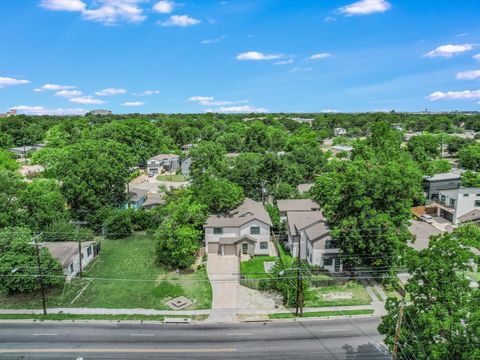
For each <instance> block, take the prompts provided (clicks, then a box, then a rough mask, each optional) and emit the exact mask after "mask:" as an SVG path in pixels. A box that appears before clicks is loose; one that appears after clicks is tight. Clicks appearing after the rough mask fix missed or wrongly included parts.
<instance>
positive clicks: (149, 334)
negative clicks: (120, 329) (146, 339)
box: [130, 334, 155, 336]
mask: <svg viewBox="0 0 480 360" xmlns="http://www.w3.org/2000/svg"><path fill="white" fill-rule="evenodd" d="M130 336H155V334H130Z"/></svg>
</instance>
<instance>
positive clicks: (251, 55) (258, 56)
mask: <svg viewBox="0 0 480 360" xmlns="http://www.w3.org/2000/svg"><path fill="white" fill-rule="evenodd" d="M281 57H283V55H282V54H262V53H260V52H257V51H247V52H244V53H241V54H238V55H237V59H238V60H242V61H245V60H255V61H258V60H275V59H280V58H281Z"/></svg>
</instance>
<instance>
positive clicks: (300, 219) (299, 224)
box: [287, 211, 325, 235]
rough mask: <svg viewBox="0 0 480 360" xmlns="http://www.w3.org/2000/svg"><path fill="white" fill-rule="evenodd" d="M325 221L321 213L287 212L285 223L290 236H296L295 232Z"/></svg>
mask: <svg viewBox="0 0 480 360" xmlns="http://www.w3.org/2000/svg"><path fill="white" fill-rule="evenodd" d="M320 221H325V217H324V216H323V214H322V212H321V211H288V212H287V223H288V228H289V230H290V234H292V235H296V234H297V230H298V231H300V230H302V229H304V228H306V227H308V226H310V225H313V224H315V223H318V222H320Z"/></svg>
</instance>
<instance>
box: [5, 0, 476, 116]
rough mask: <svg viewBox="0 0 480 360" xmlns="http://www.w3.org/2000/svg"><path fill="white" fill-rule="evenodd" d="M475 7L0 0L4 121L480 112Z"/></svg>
mask: <svg viewBox="0 0 480 360" xmlns="http://www.w3.org/2000/svg"><path fill="white" fill-rule="evenodd" d="M479 15H480V1H472V0H421V1H418V0H388V1H387V0H360V1H354V0H312V1H308V0H298V1H294V0H283V1H282V0H249V1H240V0H227V1H220V0H215V1H213V0H211V1H210V0H196V1H190V0H178V1H158V0H21V1H18V0H2V1H1V2H0V23H1V24H2V30H1V31H2V33H1V36H0V48H1V49H2V51H1V57H0V111H2V112H3V111H6V110H8V109H10V108H17V109H18V111H19V112H21V113H33V114H41V113H52V114H60V113H66V114H71V113H82V112H84V111H86V110H89V109H95V108H107V109H111V110H113V111H114V112H116V113H128V112H142V113H149V112H204V111H208V110H213V111H218V112H237V111H247V112H248V111H259V112H262V111H270V112H280V111H285V112H297V111H298V112H321V111H377V110H380V111H383V110H388V111H389V110H392V109H394V110H397V111H419V110H423V109H425V108H427V109H429V110H480V103H479V102H480V21H479Z"/></svg>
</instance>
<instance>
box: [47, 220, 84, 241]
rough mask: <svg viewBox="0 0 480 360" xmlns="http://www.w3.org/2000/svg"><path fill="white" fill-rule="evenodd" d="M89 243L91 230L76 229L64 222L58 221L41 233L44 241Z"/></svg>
mask: <svg viewBox="0 0 480 360" xmlns="http://www.w3.org/2000/svg"><path fill="white" fill-rule="evenodd" d="M79 239H80V240H81V241H90V240H93V232H92V230H90V229H88V228H85V227H77V226H75V225H73V224H70V223H69V222H67V221H65V220H58V221H55V222H54V223H52V224H50V225H48V226H47V227H46V229H45V231H43V240H44V241H78V240H79Z"/></svg>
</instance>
